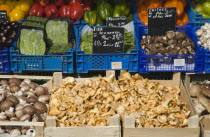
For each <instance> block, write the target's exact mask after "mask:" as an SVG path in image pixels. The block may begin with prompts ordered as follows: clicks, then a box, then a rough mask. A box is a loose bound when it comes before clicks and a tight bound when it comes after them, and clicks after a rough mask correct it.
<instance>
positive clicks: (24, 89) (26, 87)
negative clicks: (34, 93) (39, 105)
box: [21, 84, 31, 91]
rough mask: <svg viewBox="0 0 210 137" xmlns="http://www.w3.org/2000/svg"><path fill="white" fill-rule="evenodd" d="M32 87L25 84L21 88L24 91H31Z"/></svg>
mask: <svg viewBox="0 0 210 137" xmlns="http://www.w3.org/2000/svg"><path fill="white" fill-rule="evenodd" d="M30 89H31V87H30V86H29V85H28V84H23V85H22V86H21V90H22V91H29V90H30Z"/></svg>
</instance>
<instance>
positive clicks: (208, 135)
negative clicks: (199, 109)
mask: <svg viewBox="0 0 210 137" xmlns="http://www.w3.org/2000/svg"><path fill="white" fill-rule="evenodd" d="M205 80H210V74H195V73H186V75H185V82H184V85H185V88H186V91H187V93H188V95H189V97H190V94H189V90H190V87H191V83H192V81H205ZM190 98H191V97H190ZM193 110H194V113H196V111H195V109H194V107H193ZM203 123H204V124H202V123H201V122H200V127H201V135H202V137H210V124H209V123H210V119H209V118H204V119H203Z"/></svg>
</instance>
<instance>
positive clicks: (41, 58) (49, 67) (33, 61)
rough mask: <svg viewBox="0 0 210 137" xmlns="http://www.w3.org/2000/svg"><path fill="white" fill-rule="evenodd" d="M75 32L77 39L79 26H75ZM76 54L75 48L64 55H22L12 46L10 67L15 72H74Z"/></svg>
mask: <svg viewBox="0 0 210 137" xmlns="http://www.w3.org/2000/svg"><path fill="white" fill-rule="evenodd" d="M74 33H75V37H76V39H77V37H78V28H77V27H75V26H74ZM76 42H77V40H76ZM74 55H75V50H74V49H69V51H66V52H65V53H64V55H21V54H20V52H19V51H18V50H15V48H14V47H12V48H10V67H11V71H13V72H14V73H22V72H23V71H52V72H55V71H59V72H63V73H74V62H75V56H74Z"/></svg>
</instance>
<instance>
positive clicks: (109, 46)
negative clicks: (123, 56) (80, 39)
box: [93, 27, 125, 54]
mask: <svg viewBox="0 0 210 137" xmlns="http://www.w3.org/2000/svg"><path fill="white" fill-rule="evenodd" d="M124 31H125V30H124V28H122V27H94V28H93V53H94V54H97V53H98V54H100V53H124Z"/></svg>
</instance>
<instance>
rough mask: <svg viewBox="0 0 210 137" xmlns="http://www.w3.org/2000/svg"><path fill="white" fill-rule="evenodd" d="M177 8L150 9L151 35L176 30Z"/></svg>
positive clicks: (149, 28) (149, 23)
mask: <svg viewBox="0 0 210 137" xmlns="http://www.w3.org/2000/svg"><path fill="white" fill-rule="evenodd" d="M175 26H176V8H151V9H148V34H149V35H151V36H158V35H165V33H166V32H167V31H169V30H174V31H175Z"/></svg>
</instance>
